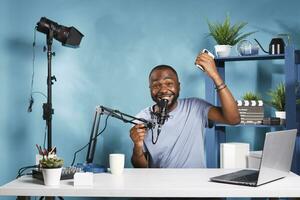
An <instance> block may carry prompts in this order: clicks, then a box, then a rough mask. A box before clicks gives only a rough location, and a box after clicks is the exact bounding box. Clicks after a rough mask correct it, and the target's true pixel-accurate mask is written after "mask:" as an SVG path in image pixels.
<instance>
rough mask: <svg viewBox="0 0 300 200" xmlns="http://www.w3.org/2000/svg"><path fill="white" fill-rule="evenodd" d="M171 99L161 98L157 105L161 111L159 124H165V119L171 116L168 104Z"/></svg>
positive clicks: (158, 119)
mask: <svg viewBox="0 0 300 200" xmlns="http://www.w3.org/2000/svg"><path fill="white" fill-rule="evenodd" d="M168 103H169V100H168V99H161V100H160V101H159V102H158V103H157V105H158V107H159V113H158V117H157V124H158V125H159V126H162V125H164V123H165V121H166V120H167V118H168V117H169V115H168V113H167V106H168Z"/></svg>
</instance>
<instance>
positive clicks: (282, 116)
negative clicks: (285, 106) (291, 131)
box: [275, 111, 285, 119]
mask: <svg viewBox="0 0 300 200" xmlns="http://www.w3.org/2000/svg"><path fill="white" fill-rule="evenodd" d="M275 116H276V117H278V118H280V119H285V111H275Z"/></svg>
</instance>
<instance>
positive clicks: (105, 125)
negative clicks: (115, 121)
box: [71, 114, 111, 166]
mask: <svg viewBox="0 0 300 200" xmlns="http://www.w3.org/2000/svg"><path fill="white" fill-rule="evenodd" d="M110 115H111V114H109V115H107V117H106V119H105V124H104V127H103V129H102V130H101V131H100V132H99V133H97V135H96V136H95V137H94V138H92V139H91V140H90V141H89V142H88V143H87V144H86V145H84V146H83V147H81V148H80V149H79V150H77V151H75V153H74V156H73V161H72V164H71V166H73V165H74V163H75V160H76V155H77V153H79V152H80V151H82V150H83V149H85V148H86V147H87V146H88V145H90V143H91V142H92V141H93V140H96V139H97V137H98V136H99V135H101V134H102V133H103V132H104V130H105V129H106V127H107V121H108V118H109V117H110ZM100 121H101V115H100V119H99V123H100Z"/></svg>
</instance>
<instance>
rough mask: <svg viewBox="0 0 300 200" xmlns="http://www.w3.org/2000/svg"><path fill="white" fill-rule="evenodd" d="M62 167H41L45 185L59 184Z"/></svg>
mask: <svg viewBox="0 0 300 200" xmlns="http://www.w3.org/2000/svg"><path fill="white" fill-rule="evenodd" d="M61 170H62V168H43V169H42V173H43V178H44V184H45V185H47V186H58V185H59V184H60V176H61Z"/></svg>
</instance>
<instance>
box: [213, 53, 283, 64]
mask: <svg viewBox="0 0 300 200" xmlns="http://www.w3.org/2000/svg"><path fill="white" fill-rule="evenodd" d="M276 59H284V54H278V55H258V56H231V57H225V58H215V60H216V62H227V61H247V60H276Z"/></svg>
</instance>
